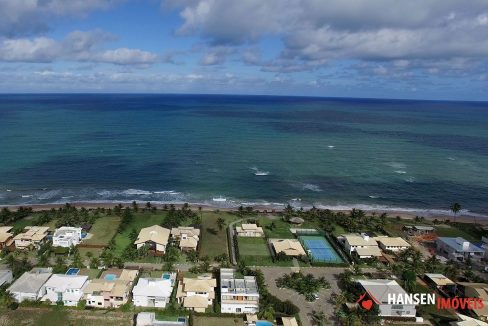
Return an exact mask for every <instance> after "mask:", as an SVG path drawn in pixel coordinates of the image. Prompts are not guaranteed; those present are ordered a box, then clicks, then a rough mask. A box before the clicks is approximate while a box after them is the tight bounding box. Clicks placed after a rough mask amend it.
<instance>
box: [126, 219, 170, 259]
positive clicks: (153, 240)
mask: <svg viewBox="0 0 488 326" xmlns="http://www.w3.org/2000/svg"><path fill="white" fill-rule="evenodd" d="M170 233H171V231H170V230H168V229H166V228H163V227H161V226H159V225H153V226H150V227H147V228H143V229H141V231H140V232H139V236H138V237H137V239H136V241H134V244H135V245H136V247H137V249H139V248H141V247H143V246H148V247H149V249H150V250H153V251H154V252H155V253H162V254H164V253H165V252H166V246H167V245H168V240H169V235H170Z"/></svg>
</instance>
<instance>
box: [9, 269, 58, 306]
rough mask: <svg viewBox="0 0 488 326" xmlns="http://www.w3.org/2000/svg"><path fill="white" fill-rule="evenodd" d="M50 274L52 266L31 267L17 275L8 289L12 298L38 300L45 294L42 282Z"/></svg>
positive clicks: (18, 300) (16, 299)
mask: <svg viewBox="0 0 488 326" xmlns="http://www.w3.org/2000/svg"><path fill="white" fill-rule="evenodd" d="M51 275H52V268H33V269H32V270H31V271H29V272H25V273H24V274H22V276H21V277H19V278H18V279H17V280H16V281H15V282H14V283H13V284H12V285H11V286H10V287H9V288H8V289H7V291H8V292H10V293H11V294H12V295H13V297H14V300H15V301H17V302H22V301H24V300H32V301H35V300H39V299H41V298H42V297H43V296H44V294H46V288H45V286H44V284H45V283H46V282H47V280H48V279H49V278H50V277H51Z"/></svg>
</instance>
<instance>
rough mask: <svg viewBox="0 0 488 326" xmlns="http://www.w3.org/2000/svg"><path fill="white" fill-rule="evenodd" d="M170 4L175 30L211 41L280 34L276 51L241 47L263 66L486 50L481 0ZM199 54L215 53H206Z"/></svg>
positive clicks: (487, 31)
mask: <svg viewBox="0 0 488 326" xmlns="http://www.w3.org/2000/svg"><path fill="white" fill-rule="evenodd" d="M170 6H171V8H175V7H176V8H179V10H180V15H181V17H182V18H183V24H182V25H181V27H180V28H179V30H178V33H179V34H180V35H198V36H201V37H203V38H204V39H206V40H208V43H209V44H211V45H215V44H220V45H226V46H235V45H242V44H250V43H251V44H257V43H258V41H259V40H261V39H262V38H263V37H266V36H270V35H271V36H275V37H277V38H279V39H281V41H282V42H283V45H284V48H283V51H282V53H281V55H280V57H279V58H275V59H274V60H267V61H263V60H261V59H260V58H259V57H258V56H257V55H256V54H255V53H252V52H249V53H244V54H243V55H242V59H243V61H244V62H246V63H248V64H257V65H261V66H262V69H263V70H266V71H276V70H280V66H281V68H282V69H283V70H282V71H301V70H310V69H316V67H317V66H321V65H324V64H325V63H327V62H329V61H330V60H335V59H359V60H366V61H368V60H371V61H377V60H384V61H392V60H393V61H397V62H400V63H401V62H403V63H405V62H408V61H409V60H431V59H432V58H441V59H449V58H463V57H464V58H478V60H484V57H486V56H488V38H487V37H486V35H488V23H487V22H488V19H487V17H488V16H487V14H486V13H487V12H488V2H487V1H486V0H472V1H469V3H466V2H462V1H457V0H410V1H400V2H399V1H393V0H328V1H323V0H268V1H262V0H240V1H227V0H193V1H189V0H183V1H177V0H170ZM203 61H206V62H209V63H214V62H218V61H219V60H217V57H216V56H215V55H211V54H210V55H209V56H208V57H207V58H206V59H205V60H203ZM280 63H285V64H280ZM300 66H301V68H300Z"/></svg>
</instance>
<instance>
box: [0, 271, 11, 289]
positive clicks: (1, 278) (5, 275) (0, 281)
mask: <svg viewBox="0 0 488 326" xmlns="http://www.w3.org/2000/svg"><path fill="white" fill-rule="evenodd" d="M13 280H14V278H13V276H12V271H11V270H10V269H0V286H2V285H4V284H9V283H11V282H12V281H13Z"/></svg>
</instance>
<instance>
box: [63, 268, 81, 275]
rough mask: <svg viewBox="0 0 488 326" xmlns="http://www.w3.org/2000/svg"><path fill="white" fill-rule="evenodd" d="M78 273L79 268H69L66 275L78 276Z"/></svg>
mask: <svg viewBox="0 0 488 326" xmlns="http://www.w3.org/2000/svg"><path fill="white" fill-rule="evenodd" d="M79 272H80V269H79V268H70V269H68V271H67V272H66V275H78V273H79Z"/></svg>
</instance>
